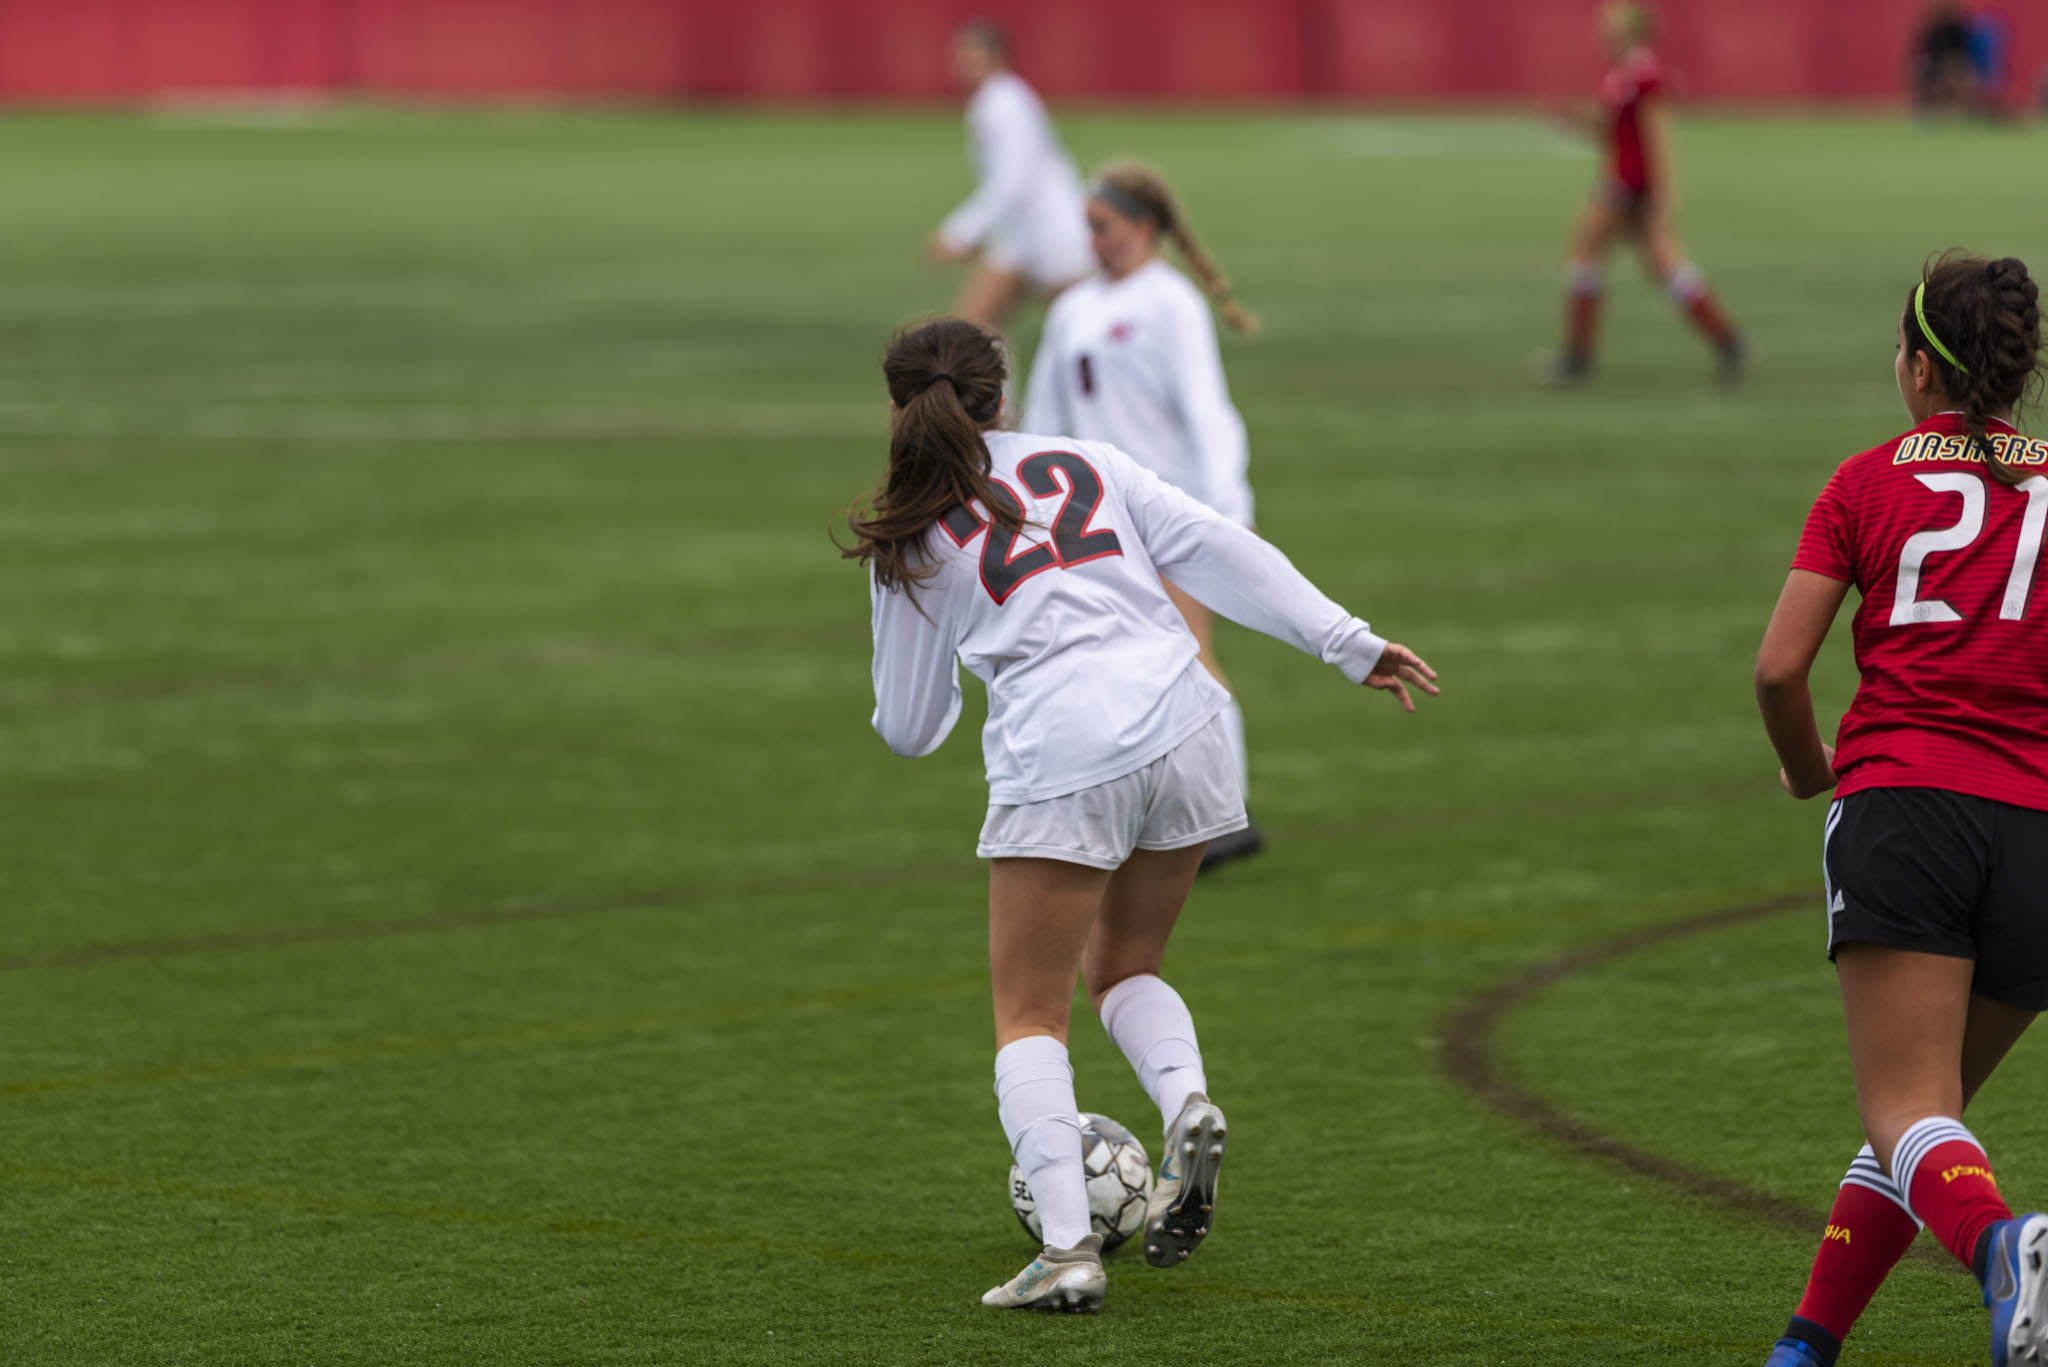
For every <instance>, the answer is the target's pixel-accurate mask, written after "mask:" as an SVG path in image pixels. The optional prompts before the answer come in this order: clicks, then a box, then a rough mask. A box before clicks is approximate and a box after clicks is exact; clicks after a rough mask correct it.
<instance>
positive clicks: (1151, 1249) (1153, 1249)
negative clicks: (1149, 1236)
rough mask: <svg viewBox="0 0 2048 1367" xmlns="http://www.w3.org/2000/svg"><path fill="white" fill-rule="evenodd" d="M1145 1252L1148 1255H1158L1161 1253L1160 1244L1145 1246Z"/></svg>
mask: <svg viewBox="0 0 2048 1367" xmlns="http://www.w3.org/2000/svg"><path fill="white" fill-rule="evenodd" d="M1145 1251H1146V1252H1147V1253H1157V1252H1158V1251H1159V1245H1158V1244H1146V1245H1145Z"/></svg>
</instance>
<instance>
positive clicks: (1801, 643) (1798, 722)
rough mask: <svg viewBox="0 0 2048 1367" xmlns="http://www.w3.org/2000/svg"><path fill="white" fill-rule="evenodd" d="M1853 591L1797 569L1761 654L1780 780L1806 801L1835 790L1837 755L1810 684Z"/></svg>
mask: <svg viewBox="0 0 2048 1367" xmlns="http://www.w3.org/2000/svg"><path fill="white" fill-rule="evenodd" d="M1848 592H1849V586H1848V585H1847V584H1845V583H1843V582H1842V581H1841V580H1839V579H1830V578H1828V577H1827V576H1826V575H1822V574H1815V573H1814V572H1813V571H1811V570H1793V571H1792V572H1791V573H1790V574H1789V575H1788V576H1787V577H1786V579H1785V587H1784V590H1783V591H1782V592H1780V593H1779V595H1778V606H1777V608H1776V609H1775V610H1774V611H1773V612H1772V613H1771V624H1770V626H1769V627H1767V628H1765V630H1764V642H1763V645H1762V647H1760V648H1759V649H1758V651H1757V656H1756V704H1757V707H1758V709H1759V710H1760V711H1761V712H1762V713H1763V716H1764V730H1765V731H1766V732H1767V733H1768V734H1769V735H1770V738H1771V746H1772V748H1773V749H1775V750H1776V751H1777V752H1778V762H1779V764H1780V765H1781V766H1782V767H1781V768H1780V769H1779V771H1778V781H1779V783H1781V784H1782V785H1784V788H1785V791H1786V792H1788V793H1790V794H1791V795H1792V796H1794V797H1796V798H1799V799H1801V800H1802V801H1803V800H1805V799H1806V798H1810V797H1817V796H1819V795H1820V794H1822V793H1824V792H1826V791H1828V789H1830V788H1832V787H1834V786H1835V769H1834V760H1835V752H1834V751H1833V750H1832V749H1830V748H1829V747H1828V746H1827V745H1825V744H1823V743H1822V741H1821V738H1820V728H1819V727H1818V726H1817V725H1816V724H1815V722H1814V719H1813V690H1812V689H1811V687H1809V685H1808V682H1807V680H1808V676H1809V675H1810V674H1811V673H1812V670H1813V662H1814V659H1815V658H1816V657H1817V656H1818V655H1819V654H1820V647H1821V643H1822V642H1823V641H1825V640H1827V637H1828V628H1829V627H1831V626H1832V625H1834V621H1835V613H1836V612H1837V611H1839V610H1840V609H1841V606H1842V599H1843V598H1844V597H1845V596H1846V595H1847V594H1848Z"/></svg>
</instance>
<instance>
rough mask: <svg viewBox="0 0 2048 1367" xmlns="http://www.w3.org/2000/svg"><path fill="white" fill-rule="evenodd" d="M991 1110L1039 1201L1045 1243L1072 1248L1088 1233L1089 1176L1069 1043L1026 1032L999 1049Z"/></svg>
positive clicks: (1040, 1224)
mask: <svg viewBox="0 0 2048 1367" xmlns="http://www.w3.org/2000/svg"><path fill="white" fill-rule="evenodd" d="M996 1114H997V1115H998V1116H1000V1117H1001V1118H1002V1122H1003V1133H1004V1134H1005V1135H1007V1136H1008V1137H1009V1140H1010V1152H1011V1153H1013V1154H1015V1155H1016V1158H1017V1167H1018V1169H1019V1170H1020V1171H1022V1172H1023V1174H1024V1181H1025V1183H1026V1184H1027V1185H1029V1186H1030V1188H1031V1199H1032V1200H1033V1201H1034V1202H1035V1203H1037V1206H1038V1223H1039V1227H1040V1228H1041V1230H1042V1231H1043V1232H1044V1235H1045V1242H1046V1244H1047V1245H1048V1246H1049V1247H1052V1248H1072V1247H1073V1246H1074V1245H1075V1244H1077V1243H1079V1242H1081V1240H1083V1239H1085V1238H1087V1237H1088V1232H1089V1225H1088V1185H1087V1183H1088V1176H1087V1173H1086V1172H1085V1171H1084V1170H1083V1169H1082V1167H1081V1108H1080V1107H1079V1106H1078V1105H1076V1104H1075V1101H1074V1065H1073V1064H1071V1063H1069V1062H1068V1061H1067V1046H1066V1045H1064V1044H1061V1043H1060V1042H1059V1041H1058V1040H1056V1039H1054V1038H1053V1037H1052V1036H1051V1035H1026V1036H1025V1037H1024V1038H1023V1039H1020V1040H1012V1041H1011V1042H1010V1043H1008V1044H1006V1045H1004V1046H1003V1047H1002V1048H1001V1049H999V1050H997V1051H996Z"/></svg>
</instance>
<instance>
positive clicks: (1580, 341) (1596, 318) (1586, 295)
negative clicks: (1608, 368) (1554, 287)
mask: <svg viewBox="0 0 2048 1367" xmlns="http://www.w3.org/2000/svg"><path fill="white" fill-rule="evenodd" d="M1601 293H1602V282H1601V277H1600V267H1598V266H1597V265H1594V264H1593V263H1591V262H1586V261H1579V262H1574V263H1573V264H1572V267H1571V269H1570V270H1569V271H1567V272H1566V273H1565V301H1566V302H1565V316H1564V355H1565V361H1566V363H1567V364H1568V365H1570V366H1571V368H1572V369H1574V370H1584V369H1585V368H1586V367H1588V366H1590V365H1591V364H1592V363H1593V348H1594V347H1595V346H1596V345H1597V344H1598V342H1599V339H1600V296H1601Z"/></svg>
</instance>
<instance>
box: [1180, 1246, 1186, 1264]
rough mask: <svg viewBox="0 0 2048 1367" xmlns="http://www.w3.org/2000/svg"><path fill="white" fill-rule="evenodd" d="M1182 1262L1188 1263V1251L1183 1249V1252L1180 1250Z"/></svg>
mask: <svg viewBox="0 0 2048 1367" xmlns="http://www.w3.org/2000/svg"><path fill="white" fill-rule="evenodd" d="M1180 1260H1181V1261H1182V1262H1186V1261H1187V1260H1188V1250H1187V1249H1185V1248H1183V1249H1181V1250H1180Z"/></svg>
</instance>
